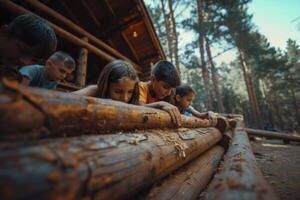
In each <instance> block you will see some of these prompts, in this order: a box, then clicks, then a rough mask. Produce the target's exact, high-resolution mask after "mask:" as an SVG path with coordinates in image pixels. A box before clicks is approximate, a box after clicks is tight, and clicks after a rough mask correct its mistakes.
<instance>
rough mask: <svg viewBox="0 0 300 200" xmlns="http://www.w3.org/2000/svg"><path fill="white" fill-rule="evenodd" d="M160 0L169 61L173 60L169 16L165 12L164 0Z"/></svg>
mask: <svg viewBox="0 0 300 200" xmlns="http://www.w3.org/2000/svg"><path fill="white" fill-rule="evenodd" d="M160 2H161V8H162V13H163V17H164V24H165V29H166V40H167V45H168V51H169V58H170V59H171V62H173V51H172V41H171V37H170V29H171V28H170V22H169V18H168V17H167V14H166V8H165V0H160Z"/></svg>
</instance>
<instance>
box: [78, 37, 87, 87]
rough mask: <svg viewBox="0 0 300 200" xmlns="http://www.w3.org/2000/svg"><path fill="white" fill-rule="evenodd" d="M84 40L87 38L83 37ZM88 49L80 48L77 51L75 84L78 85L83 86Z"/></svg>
mask: <svg viewBox="0 0 300 200" xmlns="http://www.w3.org/2000/svg"><path fill="white" fill-rule="evenodd" d="M83 40H84V41H86V42H87V41H88V39H87V38H83ZM87 61H88V50H87V49H86V48H81V49H80V52H79V58H78V65H77V72H76V84H77V85H79V86H80V87H83V86H85V81H86V72H87Z"/></svg>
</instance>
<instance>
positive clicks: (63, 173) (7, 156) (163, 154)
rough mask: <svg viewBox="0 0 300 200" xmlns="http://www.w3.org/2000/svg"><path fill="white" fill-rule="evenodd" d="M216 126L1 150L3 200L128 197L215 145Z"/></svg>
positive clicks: (70, 140)
mask: <svg viewBox="0 0 300 200" xmlns="http://www.w3.org/2000/svg"><path fill="white" fill-rule="evenodd" d="M221 137H222V136H221V133H220V132H219V131H218V130H217V129H215V128H200V129H194V130H188V129H182V130H176V131H170V130H168V131H162V130H160V131H158V130H157V131H154V130H151V131H142V132H136V133H126V134H108V135H99V136H85V137H73V138H65V139H56V140H53V139H52V140H50V139H49V140H48V141H47V140H46V141H41V142H40V144H36V145H34V146H31V147H26V148H13V149H11V150H5V151H4V150H2V151H1V152H0V196H1V199H124V198H130V197H131V196H132V195H134V194H136V193H137V192H139V191H141V190H142V189H144V188H146V187H149V186H150V185H151V184H153V183H154V182H155V181H158V180H159V179H161V178H162V177H164V176H166V175H167V174H169V173H171V172H173V171H174V170H176V169H178V168H180V167H181V166H183V165H184V164H185V163H187V162H188V161H190V160H191V159H193V158H195V157H197V156H199V155H200V154H201V153H203V152H204V151H206V150H207V149H209V148H210V147H212V146H213V145H215V144H216V143H217V142H218V141H219V140H220V139H221Z"/></svg>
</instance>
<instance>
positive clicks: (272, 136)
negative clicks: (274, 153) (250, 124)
mask: <svg viewBox="0 0 300 200" xmlns="http://www.w3.org/2000/svg"><path fill="white" fill-rule="evenodd" d="M245 131H246V132H247V133H248V134H249V135H253V136H258V137H265V138H269V139H279V140H286V141H295V142H300V137H299V136H294V135H292V134H289V133H278V132H274V131H265V130H257V129H251V128H246V129H245Z"/></svg>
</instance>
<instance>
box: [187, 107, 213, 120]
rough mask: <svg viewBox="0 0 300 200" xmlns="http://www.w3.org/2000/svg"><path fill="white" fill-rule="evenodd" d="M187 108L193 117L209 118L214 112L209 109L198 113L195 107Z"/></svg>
mask: <svg viewBox="0 0 300 200" xmlns="http://www.w3.org/2000/svg"><path fill="white" fill-rule="evenodd" d="M188 109H189V110H190V111H191V113H192V114H193V116H195V117H199V118H202V119H210V118H214V117H215V114H214V113H213V112H211V111H208V112H203V113H200V112H198V111H197V110H196V109H195V108H193V107H192V106H190V107H189V108H188Z"/></svg>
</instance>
